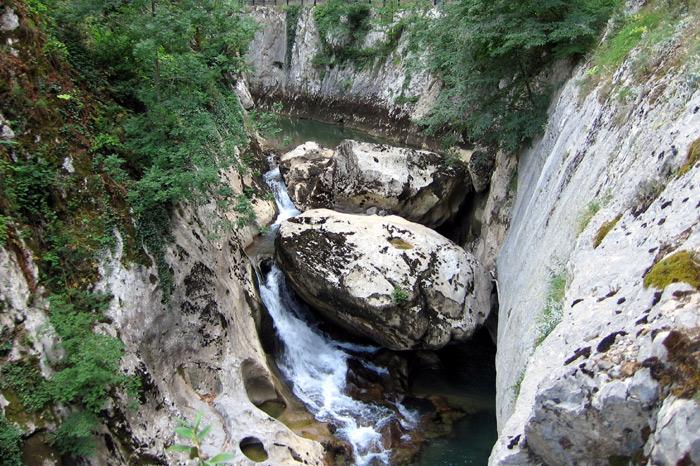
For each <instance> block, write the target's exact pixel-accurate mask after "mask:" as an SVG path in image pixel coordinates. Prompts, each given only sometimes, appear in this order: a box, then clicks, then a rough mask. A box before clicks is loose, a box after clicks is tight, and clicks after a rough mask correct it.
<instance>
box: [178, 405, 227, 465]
mask: <svg viewBox="0 0 700 466" xmlns="http://www.w3.org/2000/svg"><path fill="white" fill-rule="evenodd" d="M201 424H202V415H201V414H200V413H197V415H196V417H195V420H194V423H189V422H187V421H184V420H182V421H180V425H179V427H177V428H176V429H175V433H176V434H177V436H178V437H180V438H182V439H183V440H185V441H186V442H187V443H176V444H174V445H172V446H170V447H169V448H168V450H170V451H172V452H175V453H184V454H186V455H187V458H189V459H192V460H197V461H196V464H197V465H198V466H216V465H219V464H224V463H227V462H229V461H231V460H233V459H234V458H235V456H234V455H233V454H232V453H219V454H218V455H214V456H212V457H211V458H207V457H206V456H204V452H202V443H203V442H204V440H205V439H206V437H207V435H209V432H210V431H211V426H204V427H201V428H200V426H201Z"/></svg>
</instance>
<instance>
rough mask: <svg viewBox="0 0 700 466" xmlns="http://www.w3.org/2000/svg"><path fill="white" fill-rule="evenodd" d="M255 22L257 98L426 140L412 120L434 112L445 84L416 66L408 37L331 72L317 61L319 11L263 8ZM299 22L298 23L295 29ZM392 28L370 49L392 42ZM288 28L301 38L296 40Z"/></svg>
mask: <svg viewBox="0 0 700 466" xmlns="http://www.w3.org/2000/svg"><path fill="white" fill-rule="evenodd" d="M253 16H254V18H255V19H256V21H257V22H258V23H259V25H260V30H259V32H258V33H257V34H256V36H255V38H254V40H253V43H252V44H251V46H250V52H249V57H248V59H249V63H250V65H251V72H250V74H249V75H248V80H249V84H250V88H251V92H252V94H253V95H254V96H255V97H257V98H258V99H260V100H262V101H268V102H271V101H284V102H287V103H288V104H289V105H288V107H289V110H290V111H291V112H293V113H296V114H300V115H303V116H313V117H316V118H320V119H323V120H327V121H332V122H340V123H344V124H348V125H350V126H356V127H360V128H364V129H368V130H371V131H374V132H384V133H390V134H393V135H397V134H398V135H401V138H402V139H403V140H404V141H409V142H418V141H419V140H421V139H422V137H421V138H418V136H417V135H416V131H415V127H414V126H413V125H412V123H411V120H416V119H419V118H422V117H423V116H425V115H426V114H427V112H428V110H429V109H430V108H431V107H432V105H433V104H434V102H435V99H436V98H437V94H438V92H439V90H440V83H439V81H438V80H436V79H435V78H434V77H432V76H430V75H429V74H428V73H426V72H424V71H421V70H420V67H409V61H410V60H409V56H408V55H409V53H410V52H409V51H408V50H407V48H408V41H407V40H406V38H404V37H401V38H400V39H399V41H398V43H397V45H396V47H395V48H394V49H393V50H392V51H391V52H390V53H389V54H388V55H387V56H386V57H384V58H380V59H379V60H377V61H376V62H375V63H373V64H372V65H368V66H359V65H356V64H353V63H348V64H346V65H344V66H335V67H332V68H330V69H325V68H323V67H319V66H317V65H316V64H315V63H314V57H316V55H317V54H318V53H319V51H320V50H321V47H322V44H321V38H320V36H319V33H318V29H317V26H316V23H315V21H314V8H302V9H301V10H300V12H299V15H298V17H295V16H294V15H289V14H287V13H285V12H284V11H280V10H279V9H274V8H270V7H256V8H254V9H253ZM293 20H296V24H287V22H288V21H293ZM389 27H390V25H386V26H373V29H372V30H371V31H370V32H369V33H368V34H367V35H366V37H365V38H364V41H365V44H364V45H365V46H367V47H370V46H372V45H373V44H376V43H378V42H380V41H383V40H385V39H386V33H387V30H388V29H389ZM288 28H291V29H293V30H294V33H293V34H288V33H287V30H288ZM292 39H293V41H292Z"/></svg>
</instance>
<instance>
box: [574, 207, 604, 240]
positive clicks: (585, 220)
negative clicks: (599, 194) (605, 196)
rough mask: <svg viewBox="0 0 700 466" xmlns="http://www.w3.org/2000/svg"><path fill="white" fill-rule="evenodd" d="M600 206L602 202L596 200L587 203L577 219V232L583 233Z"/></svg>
mask: <svg viewBox="0 0 700 466" xmlns="http://www.w3.org/2000/svg"><path fill="white" fill-rule="evenodd" d="M602 207H603V205H602V203H601V202H600V201H597V200H596V201H591V202H589V203H588V205H586V208H585V209H584V211H583V212H582V213H581V215H580V216H579V219H578V228H577V232H578V233H579V234H581V233H583V231H584V230H585V229H586V227H587V226H588V224H589V223H591V220H593V217H595V214H597V213H598V212H599V211H600V209H601V208H602Z"/></svg>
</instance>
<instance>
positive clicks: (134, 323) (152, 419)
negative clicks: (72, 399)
mask: <svg viewBox="0 0 700 466" xmlns="http://www.w3.org/2000/svg"><path fill="white" fill-rule="evenodd" d="M226 176H227V179H228V181H229V182H230V185H231V187H232V189H234V191H239V192H240V191H241V190H242V187H243V184H242V183H243V182H244V180H243V179H242V178H241V177H240V176H239V175H238V173H236V172H230V173H228V174H227V175H226ZM245 182H246V183H250V182H251V180H250V179H247V180H245ZM255 207H256V211H257V213H258V216H259V218H260V221H269V220H270V219H271V218H272V215H273V214H274V208H273V207H272V206H271V204H270V203H268V202H260V203H258V204H257V205H256V206H255ZM235 215H236V213H235V212H233V211H226V210H221V209H220V208H217V207H216V206H215V204H214V203H212V204H209V205H205V206H202V207H200V208H197V209H193V208H191V207H188V206H181V207H180V208H179V209H177V212H176V213H175V215H174V217H173V236H174V241H173V243H172V244H171V246H170V247H169V248H168V253H167V260H168V263H169V265H170V266H171V268H172V271H173V273H174V288H173V290H174V292H173V295H172V296H171V298H170V301H169V302H168V303H167V304H164V303H163V302H162V293H161V289H160V287H159V283H158V280H157V278H156V277H157V271H156V269H155V267H154V266H143V265H137V264H134V263H128V262H127V261H126V260H125V259H124V257H123V255H124V251H123V248H122V243H121V242H119V244H118V245H117V248H116V250H115V251H114V252H113V253H110V254H108V255H107V256H106V257H105V259H104V261H103V263H102V265H101V267H100V276H101V278H100V281H99V282H98V284H97V285H96V289H97V290H100V291H104V292H107V293H110V294H111V295H112V296H113V298H112V300H111V304H110V307H109V310H108V311H107V312H106V317H108V322H109V323H105V324H100V329H99V331H100V332H103V333H107V334H110V335H113V336H118V337H119V338H120V339H121V340H122V341H123V342H124V344H125V346H126V355H125V357H124V358H123V360H122V369H123V370H124V371H125V372H126V373H129V374H134V375H137V376H138V377H139V378H140V380H141V383H142V389H141V391H140V399H139V406H138V408H137V409H132V408H130V407H129V402H130V400H129V399H128V398H127V397H126V396H125V395H124V394H119V395H118V396H117V397H116V399H115V401H114V403H113V404H112V405H111V406H110V408H109V409H108V410H107V411H106V415H105V416H106V428H105V430H104V432H101V436H100V438H101V439H103V440H102V441H100V442H99V443H98V451H97V454H96V455H95V456H94V457H93V458H92V459H91V461H92V462H93V464H100V465H108V464H109V465H122V464H133V463H134V462H135V461H137V460H139V459H140V460H146V459H147V460H149V461H155V462H157V463H159V464H174V463H176V462H177V461H178V459H179V458H180V456H179V455H177V454H173V453H168V452H167V451H166V448H167V446H168V445H169V444H170V443H172V442H173V441H174V440H175V438H174V429H175V427H176V426H177V421H178V419H193V418H194V416H195V415H196V413H197V412H199V413H202V414H203V416H204V422H205V423H207V424H211V425H212V427H213V428H212V432H211V434H210V435H209V436H208V438H207V440H206V444H205V445H204V450H205V452H206V453H208V454H215V453H218V452H221V451H231V452H234V453H235V454H236V460H235V464H249V461H248V460H247V459H246V458H245V457H244V455H243V454H242V453H241V451H240V448H239V446H245V444H246V442H249V443H250V442H256V441H259V442H260V443H261V444H262V446H263V447H264V449H265V450H266V452H267V454H268V455H269V458H270V460H271V461H273V462H274V463H275V464H301V463H302V462H303V463H304V464H323V454H324V453H323V448H322V447H321V445H320V444H319V443H317V442H315V441H312V440H306V439H303V438H301V437H298V436H296V435H295V434H294V433H293V432H292V431H290V430H289V429H288V428H287V427H286V426H285V425H284V424H282V423H281V422H279V421H276V420H275V419H274V418H272V417H270V416H269V415H267V414H266V413H265V412H263V411H262V410H261V409H259V408H258V407H257V406H261V405H263V404H264V403H265V402H279V403H282V404H287V401H286V400H285V399H284V395H282V392H284V390H283V389H280V388H279V382H278V381H277V380H276V379H275V377H274V376H273V375H272V372H271V371H270V369H268V363H267V359H266V355H265V352H264V351H263V349H262V347H261V344H260V340H259V338H258V333H257V324H258V322H257V320H258V319H259V317H260V314H259V309H260V307H259V306H261V304H260V302H259V297H258V296H257V291H256V289H255V278H254V274H253V270H252V267H251V264H250V262H249V260H248V257H247V256H246V254H245V252H244V248H245V247H246V246H247V245H248V244H250V243H251V241H252V238H253V237H254V236H255V234H256V231H255V229H254V228H253V227H246V228H244V229H242V230H241V229H239V230H237V231H236V232H233V233H232V232H227V231H225V230H222V229H221V228H220V227H217V225H218V224H221V223H222V222H223V221H224V220H225V219H226V218H228V219H229V220H235ZM18 257H19V256H18V255H17V254H16V253H15V252H12V251H7V250H5V249H4V248H0V270H1V273H0V276H2V281H1V282H0V302H2V303H3V305H4V310H3V312H2V314H0V323H2V325H3V327H5V328H9V329H10V331H11V332H13V331H17V332H19V331H22V332H26V334H27V336H28V338H27V339H26V341H28V342H30V343H27V345H29V347H27V348H23V347H18V348H17V349H16V350H15V351H22V352H25V353H27V352H28V353H29V354H35V355H36V356H37V357H38V358H39V360H40V361H41V362H42V368H43V371H44V372H45V373H48V372H49V371H50V370H51V369H50V366H48V364H47V363H48V362H49V361H52V360H53V361H55V360H56V354H57V351H60V345H59V344H58V341H57V340H56V337H55V334H54V333H53V332H52V331H51V330H50V325H49V323H48V319H47V309H48V304H47V303H46V302H45V300H43V299H41V297H40V296H41V289H39V293H37V294H32V284H31V282H32V280H33V277H34V278H35V277H36V267H35V266H34V265H33V263H32V262H31V259H29V262H27V263H23V262H22V261H20V260H19V259H18ZM125 263H127V264H128V265H125ZM13 329H14V330H13ZM47 329H48V330H47ZM59 354H60V353H59ZM0 400H3V403H2V406H3V408H4V410H5V411H6V412H8V409H10V410H12V409H14V407H13V406H12V403H11V402H10V403H9V404H8V403H7V401H6V400H4V399H3V398H0ZM8 406H9V407H8ZM58 412H60V409H59V410H58V411H57V413H58ZM48 422H49V424H48V425H51V421H48ZM46 425H47V424H45V423H39V422H38V421H36V420H33V419H29V420H26V421H25V422H22V423H21V427H22V428H24V429H26V430H27V431H29V433H31V432H32V431H34V430H37V429H39V430H37V432H38V433H40V429H41V428H43V427H45V426H46ZM44 459H50V458H44ZM55 459H56V458H54V460H55Z"/></svg>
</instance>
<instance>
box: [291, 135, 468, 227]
mask: <svg viewBox="0 0 700 466" xmlns="http://www.w3.org/2000/svg"><path fill="white" fill-rule="evenodd" d="M281 171H282V174H283V176H284V178H285V182H286V183H287V186H288V187H289V191H290V196H291V198H292V200H293V201H294V203H295V204H296V206H297V207H298V208H299V209H300V210H307V209H310V208H319V207H327V208H334V209H335V210H339V211H342V212H350V213H365V212H371V213H375V212H378V213H388V214H396V215H400V216H402V217H404V218H407V219H408V220H411V221H415V222H418V223H421V224H423V225H428V226H431V227H435V226H439V225H441V224H442V223H444V222H446V221H448V220H450V219H451V218H452V217H453V216H454V215H455V214H456V213H457V211H458V210H459V207H460V205H461V204H462V202H463V201H464V199H465V197H466V196H467V194H468V193H469V192H470V191H471V190H472V186H471V183H470V182H469V175H468V173H467V172H466V170H465V168H464V167H463V166H462V165H460V164H455V165H452V164H449V163H448V162H447V161H446V160H445V159H444V158H443V157H442V156H440V155H439V154H436V153H434V152H428V151H423V150H415V149H409V148H401V147H392V146H388V145H385V144H373V143H367V142H358V141H353V140H349V139H348V140H346V141H343V142H342V143H341V144H340V145H339V146H338V148H337V149H336V151H335V152H334V153H333V152H331V151H329V150H323V149H321V148H319V146H318V145H317V144H315V143H312V142H307V143H306V144H303V145H301V146H299V147H297V148H296V149H294V150H293V151H292V152H290V153H288V154H285V155H284V156H283V157H282V159H281Z"/></svg>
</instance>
